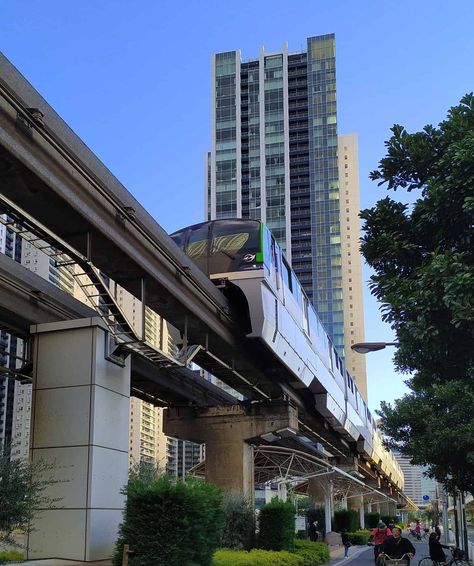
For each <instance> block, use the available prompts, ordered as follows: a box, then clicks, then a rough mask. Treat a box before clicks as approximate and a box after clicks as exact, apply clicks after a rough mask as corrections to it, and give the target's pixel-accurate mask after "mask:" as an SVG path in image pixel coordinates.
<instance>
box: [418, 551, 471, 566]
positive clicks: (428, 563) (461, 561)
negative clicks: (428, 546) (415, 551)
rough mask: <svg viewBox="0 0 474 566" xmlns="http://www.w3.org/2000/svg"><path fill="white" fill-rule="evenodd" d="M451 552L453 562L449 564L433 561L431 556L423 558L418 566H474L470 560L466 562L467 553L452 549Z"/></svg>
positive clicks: (450, 561)
mask: <svg viewBox="0 0 474 566" xmlns="http://www.w3.org/2000/svg"><path fill="white" fill-rule="evenodd" d="M449 550H450V551H451V556H452V558H451V560H449V562H436V561H435V560H431V558H430V557H429V556H425V557H424V558H421V559H420V561H419V562H418V566H452V565H454V564H455V565H456V566H472V562H471V561H470V560H466V557H465V553H464V551H462V550H461V549H460V548H456V547H453V548H450V549H449Z"/></svg>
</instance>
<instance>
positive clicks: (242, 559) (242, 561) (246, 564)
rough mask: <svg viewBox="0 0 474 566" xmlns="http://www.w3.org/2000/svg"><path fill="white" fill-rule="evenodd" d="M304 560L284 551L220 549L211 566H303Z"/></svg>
mask: <svg viewBox="0 0 474 566" xmlns="http://www.w3.org/2000/svg"><path fill="white" fill-rule="evenodd" d="M305 565H306V562H304V558H302V557H300V556H298V555H297V554H292V553H290V552H286V551H280V552H274V551H271V550H258V549H254V550H251V551H250V552H246V551H244V550H230V549H226V548H223V549H220V550H218V551H217V552H215V554H214V558H213V561H212V566H305Z"/></svg>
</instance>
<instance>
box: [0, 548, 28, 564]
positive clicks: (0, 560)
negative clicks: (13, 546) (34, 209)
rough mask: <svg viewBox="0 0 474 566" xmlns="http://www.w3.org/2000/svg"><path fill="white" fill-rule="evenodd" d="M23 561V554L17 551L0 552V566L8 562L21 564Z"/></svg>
mask: <svg viewBox="0 0 474 566" xmlns="http://www.w3.org/2000/svg"><path fill="white" fill-rule="evenodd" d="M23 560H24V556H23V552H19V551H18V550H6V551H3V552H0V564H8V563H9V562H22V561H23Z"/></svg>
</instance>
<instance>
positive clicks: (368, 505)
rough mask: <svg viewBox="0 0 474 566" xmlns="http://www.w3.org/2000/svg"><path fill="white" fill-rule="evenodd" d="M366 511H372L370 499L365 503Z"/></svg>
mask: <svg viewBox="0 0 474 566" xmlns="http://www.w3.org/2000/svg"><path fill="white" fill-rule="evenodd" d="M367 513H372V501H369V502H368V503H367Z"/></svg>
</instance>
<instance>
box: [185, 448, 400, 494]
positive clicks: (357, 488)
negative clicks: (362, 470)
mask: <svg viewBox="0 0 474 566" xmlns="http://www.w3.org/2000/svg"><path fill="white" fill-rule="evenodd" d="M205 470H206V462H205V460H204V461H203V462H200V463H199V464H197V465H196V466H194V467H193V468H191V470H190V473H191V474H193V475H196V476H204V475H205ZM353 474H354V475H353ZM355 474H357V472H352V474H351V473H349V472H346V471H344V470H342V469H341V468H338V467H337V466H334V465H332V464H331V463H330V462H328V461H327V460H325V459H323V458H320V457H318V456H315V455H313V454H309V453H307V452H303V451H301V450H297V449H294V448H288V447H284V446H276V445H260V446H254V477H255V485H265V484H269V483H279V484H285V485H286V487H287V488H288V489H289V490H290V491H293V492H294V493H298V494H306V493H307V491H308V483H309V480H311V479H313V478H314V479H316V480H317V481H318V483H320V485H321V487H322V488H323V489H324V487H325V486H326V485H329V483H331V484H332V490H333V494H334V497H335V499H348V498H350V497H357V496H359V497H360V496H361V495H362V496H364V498H365V500H366V501H367V502H368V503H387V502H388V503H395V504H397V501H396V499H393V498H392V497H390V496H388V495H386V494H385V493H383V492H382V491H379V490H378V489H376V488H374V487H371V486H370V485H367V484H366V483H364V482H363V481H362V480H361V479H359V478H358V477H355ZM360 475H361V476H362V474H360Z"/></svg>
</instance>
